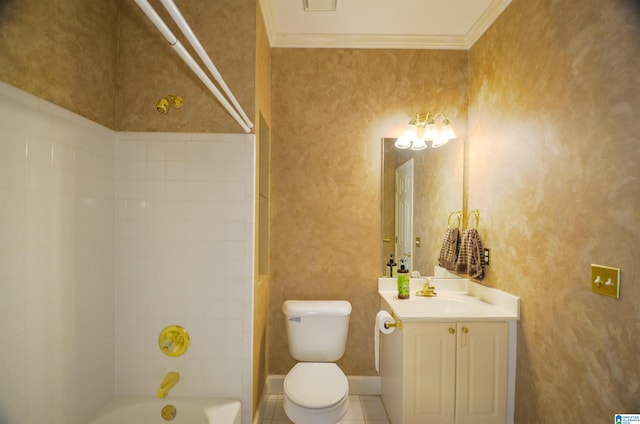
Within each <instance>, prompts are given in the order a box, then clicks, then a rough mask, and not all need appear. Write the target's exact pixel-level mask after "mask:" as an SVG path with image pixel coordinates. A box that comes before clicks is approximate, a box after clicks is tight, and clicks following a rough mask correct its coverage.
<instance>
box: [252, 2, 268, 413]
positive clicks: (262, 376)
mask: <svg viewBox="0 0 640 424" xmlns="http://www.w3.org/2000/svg"><path fill="white" fill-rule="evenodd" d="M256 7H257V9H258V11H257V16H258V18H257V19H256V25H257V28H256V117H255V122H256V130H255V134H256V137H257V139H258V140H257V145H258V146H261V145H263V144H261V142H264V140H262V137H264V136H265V135H267V138H270V137H269V132H270V129H269V128H262V127H261V126H262V125H265V124H266V126H267V127H270V126H271V48H270V46H269V40H268V39H267V33H266V30H265V27H264V23H263V20H262V18H261V16H262V13H261V11H260V5H259V2H256ZM260 114H262V118H263V119H260V116H259V115H260ZM267 142H268V140H267ZM257 150H258V152H257V155H258V157H257V160H256V164H257V167H258V169H257V170H256V179H257V181H256V187H260V179H261V178H265V177H264V174H265V170H263V169H262V167H263V166H265V161H264V160H263V157H262V155H265V152H264V151H263V149H262V148H260V149H257ZM267 153H268V152H267ZM266 165H267V169H266V174H267V175H268V172H269V170H268V158H267V161H266ZM256 195H257V196H259V195H260V193H256ZM263 205H264V202H263V203H262V204H260V202H259V201H256V217H261V216H262V215H261V214H260V210H259V209H258V208H259V207H260V206H263ZM258 219H260V218H258ZM266 225H267V226H268V225H269V223H268V222H267V223H266ZM259 234H260V232H259V229H258V228H256V244H255V246H256V255H255V262H254V264H255V272H256V274H258V273H259V266H258V261H259V259H258V258H259V256H260V255H262V253H263V252H261V251H260V249H264V248H265V247H264V246H263V245H261V244H260V242H259V239H258V237H259ZM266 250H267V252H265V254H266V255H267V258H268V246H267V247H266ZM269 282H270V281H269V276H268V275H260V276H258V275H256V277H255V284H254V293H253V296H254V309H253V412H254V414H255V412H256V410H257V407H258V404H259V402H260V398H261V396H262V392H263V389H264V386H265V382H266V379H267V375H269V369H268V363H267V342H268V324H269V299H270V297H271V294H270V293H269Z"/></svg>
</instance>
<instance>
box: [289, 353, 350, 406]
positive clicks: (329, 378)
mask: <svg viewBox="0 0 640 424" xmlns="http://www.w3.org/2000/svg"><path fill="white" fill-rule="evenodd" d="M284 392H285V394H286V396H287V397H288V398H289V400H290V401H291V402H293V403H294V404H296V405H298V406H299V407H301V408H308V409H320V408H330V407H332V406H334V405H337V404H339V403H340V402H342V401H344V399H345V398H346V397H347V396H348V395H349V381H348V380H347V376H346V375H344V373H343V372H342V370H341V369H340V368H339V367H338V366H337V365H336V364H334V363H333V362H300V363H298V364H296V365H295V366H294V367H293V368H292V369H291V371H289V373H288V374H287V376H286V377H285V379H284Z"/></svg>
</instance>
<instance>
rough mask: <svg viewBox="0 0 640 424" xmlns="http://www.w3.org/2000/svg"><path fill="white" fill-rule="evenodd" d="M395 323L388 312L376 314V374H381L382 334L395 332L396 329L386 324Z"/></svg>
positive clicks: (374, 337) (374, 336)
mask: <svg viewBox="0 0 640 424" xmlns="http://www.w3.org/2000/svg"><path fill="white" fill-rule="evenodd" d="M387 322H389V323H393V322H395V320H394V319H393V317H392V316H391V315H390V314H389V312H387V311H378V313H377V314H376V324H375V327H374V335H373V339H374V344H375V346H374V355H375V362H376V372H377V373H378V374H380V333H382V334H391V333H393V332H394V331H395V329H396V328H395V327H389V328H387V327H386V326H385V323H387Z"/></svg>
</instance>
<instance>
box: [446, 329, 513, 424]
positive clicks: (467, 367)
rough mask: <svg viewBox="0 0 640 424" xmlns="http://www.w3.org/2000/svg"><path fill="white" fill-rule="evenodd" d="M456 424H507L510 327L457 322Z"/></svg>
mask: <svg viewBox="0 0 640 424" xmlns="http://www.w3.org/2000/svg"><path fill="white" fill-rule="evenodd" d="M457 331H458V352H457V353H458V375H457V386H456V423H457V424H505V422H506V417H507V371H508V355H509V347H508V338H509V326H508V324H507V323H506V322H484V323H483V322H470V323H458V325H457Z"/></svg>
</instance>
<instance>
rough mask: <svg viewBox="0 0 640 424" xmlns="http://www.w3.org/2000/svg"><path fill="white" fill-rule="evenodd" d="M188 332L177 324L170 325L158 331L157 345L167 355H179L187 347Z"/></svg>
mask: <svg viewBox="0 0 640 424" xmlns="http://www.w3.org/2000/svg"><path fill="white" fill-rule="evenodd" d="M189 340H190V339H189V333H187V330H185V329H184V328H182V327H180V326H179V325H170V326H168V327H166V328H165V329H164V330H162V332H160V337H158V346H160V350H161V351H162V353H164V354H165V355H167V356H180V355H182V354H183V353H185V352H186V351H187V349H188V348H189Z"/></svg>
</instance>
